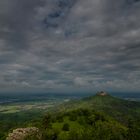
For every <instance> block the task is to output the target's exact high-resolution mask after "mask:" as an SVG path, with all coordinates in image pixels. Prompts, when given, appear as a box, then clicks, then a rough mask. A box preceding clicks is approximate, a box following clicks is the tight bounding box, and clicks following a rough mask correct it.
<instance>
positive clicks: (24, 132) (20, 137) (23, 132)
mask: <svg viewBox="0 0 140 140" xmlns="http://www.w3.org/2000/svg"><path fill="white" fill-rule="evenodd" d="M28 136H36V137H37V138H38V139H40V138H41V135H40V133H39V129H38V128H36V127H28V128H18V129H15V130H13V132H12V133H9V135H8V137H7V138H6V140H24V139H25V138H26V137H28Z"/></svg>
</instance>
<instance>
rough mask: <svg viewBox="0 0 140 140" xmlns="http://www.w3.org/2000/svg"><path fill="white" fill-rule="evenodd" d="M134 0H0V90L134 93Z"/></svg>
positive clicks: (138, 30) (139, 78) (138, 21)
mask: <svg viewBox="0 0 140 140" xmlns="http://www.w3.org/2000/svg"><path fill="white" fill-rule="evenodd" d="M139 14H140V1H139V0H117V1H116V0H86V1H85V0H21V1H18V0H12V1H11V0H1V1H0V68H1V69H0V88H1V91H5V90H7V91H11V90H16V91H18V90H22V89H26V90H30V91H35V90H37V89H38V90H40V91H46V90H47V91H53V92H55V91H58V92H62V91H63V92H65V91H71V92H74V91H89V90H90V91H94V90H101V89H105V90H113V91H114V90H116V91H130V90H132V91H140V87H139V84H140V55H139V53H140V41H139V37H140V16H139Z"/></svg>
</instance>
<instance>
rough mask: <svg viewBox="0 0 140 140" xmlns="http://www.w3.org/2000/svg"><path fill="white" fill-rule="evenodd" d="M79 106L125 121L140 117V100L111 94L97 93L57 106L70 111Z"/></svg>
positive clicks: (60, 109)
mask: <svg viewBox="0 0 140 140" xmlns="http://www.w3.org/2000/svg"><path fill="white" fill-rule="evenodd" d="M78 108H86V109H94V110H96V111H100V112H103V113H106V114H108V115H110V116H112V117H115V118H116V119H118V120H120V121H121V120H122V121H123V122H124V121H125V120H126V119H127V120H129V119H132V118H135V119H139V116H140V102H136V101H128V100H124V99H120V98H118V97H113V96H111V95H110V94H107V93H105V94H103V93H102V92H99V93H97V94H96V95H94V96H91V97H87V98H83V99H82V100H78V101H70V102H68V103H65V104H62V105H61V106H59V107H57V108H56V110H59V111H70V110H73V109H78Z"/></svg>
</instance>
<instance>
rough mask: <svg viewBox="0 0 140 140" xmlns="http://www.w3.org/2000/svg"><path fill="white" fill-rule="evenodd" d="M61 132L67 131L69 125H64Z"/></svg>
mask: <svg viewBox="0 0 140 140" xmlns="http://www.w3.org/2000/svg"><path fill="white" fill-rule="evenodd" d="M62 130H63V131H69V124H68V123H65V124H64V125H63V128H62Z"/></svg>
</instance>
